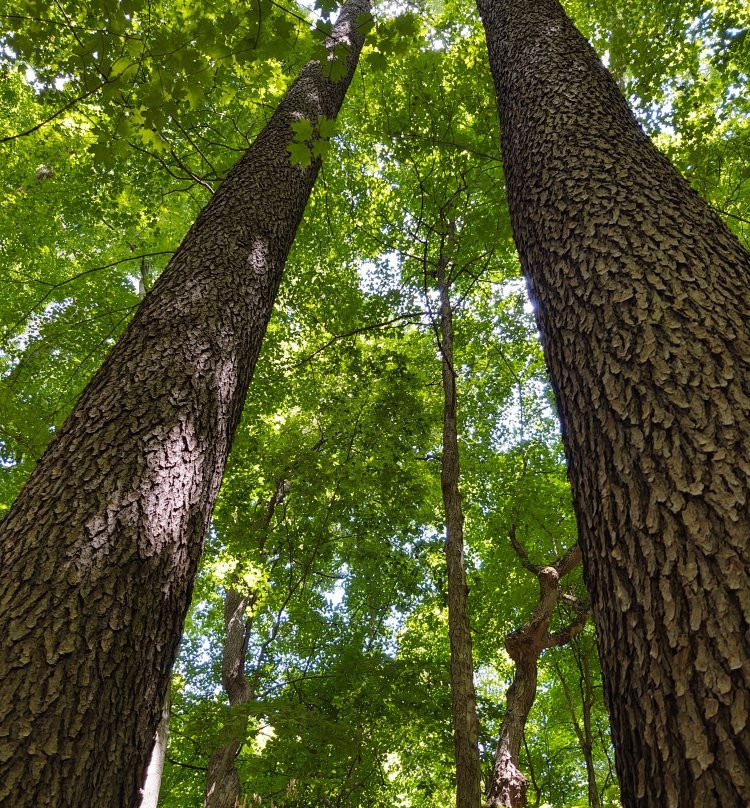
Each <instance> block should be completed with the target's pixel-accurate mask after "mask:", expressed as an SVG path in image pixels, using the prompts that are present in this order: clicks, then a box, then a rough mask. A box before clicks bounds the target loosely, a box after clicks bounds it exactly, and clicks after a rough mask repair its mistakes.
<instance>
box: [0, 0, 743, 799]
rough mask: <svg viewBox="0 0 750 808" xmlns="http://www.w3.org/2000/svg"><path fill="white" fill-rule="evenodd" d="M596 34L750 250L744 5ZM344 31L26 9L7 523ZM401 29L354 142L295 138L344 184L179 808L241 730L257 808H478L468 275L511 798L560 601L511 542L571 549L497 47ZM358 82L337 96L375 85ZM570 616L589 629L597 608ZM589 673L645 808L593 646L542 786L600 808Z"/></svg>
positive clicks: (185, 684) (262, 20)
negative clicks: (516, 226) (460, 600)
mask: <svg viewBox="0 0 750 808" xmlns="http://www.w3.org/2000/svg"><path fill="white" fill-rule="evenodd" d="M566 6H567V10H568V11H569V12H570V13H571V14H573V15H574V17H575V18H576V20H577V22H578V24H579V25H580V27H581V28H582V29H583V30H584V31H585V32H586V34H587V35H588V36H589V37H590V38H591V39H592V41H593V43H594V44H595V46H596V47H597V48H598V50H599V52H600V53H602V54H606V59H607V61H608V63H609V65H610V68H611V69H612V71H613V73H614V75H615V77H616V78H617V80H618V81H619V82H620V84H621V86H622V87H623V89H624V90H625V92H626V94H627V95H628V97H629V99H630V101H631V103H632V105H633V106H634V108H635V110H636V112H637V114H638V115H639V118H640V120H641V122H642V123H643V125H644V126H645V127H646V128H647V129H648V130H649V132H650V133H651V134H652V135H653V136H654V137H655V139H656V140H657V142H658V143H659V145H660V146H661V147H662V148H663V149H664V150H665V152H666V153H667V154H668V156H669V157H670V159H672V160H673V161H674V162H675V163H676V164H677V165H678V166H679V167H680V168H681V169H682V170H683V171H684V172H685V173H686V175H687V176H688V177H689V179H690V180H691V182H693V184H694V185H695V187H696V188H697V189H698V190H699V191H700V192H701V194H703V195H704V196H706V197H707V198H708V199H709V200H710V201H711V202H712V204H714V205H715V207H716V208H717V210H718V211H719V212H720V213H721V214H722V215H724V216H726V217H727V221H728V223H729V225H730V226H731V227H733V228H734V229H735V231H736V232H737V233H738V235H739V236H740V238H744V239H745V241H746V243H748V242H750V173H748V170H747V159H746V158H747V154H748V152H749V151H750V130H749V129H748V126H749V123H748V122H749V121H750V109H749V108H748V103H749V102H748V100H747V97H746V94H745V93H744V92H743V89H742V88H743V87H745V86H746V85H747V82H748V78H749V77H750V44H749V43H750V39H749V38H748V30H750V17H749V16H748V15H749V12H748V9H747V7H746V5H745V4H742V3H740V2H738V0H715V2H713V3H711V4H709V5H706V4H698V3H695V2H693V0H681V1H680V2H667V1H666V0H664V2H661V0H660V2H657V3H650V4H645V5H644V4H643V3H642V2H640V0H606V2H601V3H596V4H593V5H592V4H591V3H588V2H586V3H584V2H579V0H570V2H568V3H567V4H566ZM315 8H316V11H317V12H319V13H320V16H314V15H313V14H312V13H311V12H310V11H309V10H307V9H306V8H302V7H299V8H298V7H292V6H287V7H284V8H282V6H281V4H277V3H276V2H271V1H270V0H255V1H254V2H252V3H248V4H239V5H237V4H226V3H224V4H221V3H219V4H216V3H214V4H206V3H204V2H197V3H195V2H194V3H187V2H184V0H169V2H166V1H162V2H156V3H154V2H149V3H145V2H141V0H126V2H114V0H96V2H93V0H89V1H86V0H62V2H60V3H55V4H52V5H50V4H49V3H42V2H39V1H38V0H26V2H24V3H23V4H20V3H18V2H16V1H15V0H0V15H2V19H3V21H4V30H5V33H4V34H3V35H2V38H0V48H2V56H1V57H0V108H2V109H3V111H4V112H5V113H6V114H4V115H3V116H0V150H1V154H0V273H1V277H2V281H3V288H4V292H5V293H4V295H3V300H2V303H0V329H2V335H3V339H2V346H1V350H0V460H1V462H2V473H1V475H0V509H1V510H0V515H2V511H4V510H6V509H7V507H8V506H9V504H10V503H11V502H12V500H13V498H14V496H15V495H16V493H17V491H18V489H19V488H20V486H21V485H22V484H23V481H24V480H25V478H26V477H27V475H28V474H29V472H30V471H31V469H32V468H33V465H34V463H35V462H36V460H37V459H38V458H39V457H40V456H41V454H42V452H43V451H44V448H45V446H46V444H47V442H48V440H49V439H50V437H51V435H52V434H54V430H55V429H56V428H57V427H58V426H59V424H60V423H61V422H62V420H63V419H64V417H65V416H66V414H67V413H68V411H69V410H70V407H71V406H72V403H73V401H74V400H75V398H76V397H77V395H78V394H79V392H80V390H81V389H82V387H83V386H84V385H85V383H86V381H87V379H88V378H89V377H90V375H91V374H92V372H93V371H94V369H95V368H96V367H97V366H98V364H100V363H101V361H102V360H103V358H104V356H105V355H106V352H107V350H108V349H109V347H110V346H111V345H112V344H113V343H114V341H115V340H116V338H117V336H118V335H119V334H120V333H121V331H122V329H123V328H124V327H125V325H126V323H127V322H128V320H129V318H130V316H131V315H132V312H133V311H134V309H135V307H136V306H137V304H138V302H139V300H140V296H141V295H142V294H143V293H144V292H145V291H147V289H148V288H150V286H151V285H152V284H153V282H154V281H155V279H156V278H157V277H158V274H159V272H160V271H161V269H162V268H163V267H164V266H165V265H166V262H167V260H168V258H169V255H170V254H171V253H172V252H173V251H174V250H175V249H176V247H177V246H178V245H179V243H180V240H181V239H182V237H183V235H184V234H185V232H186V231H187V229H188V227H189V226H190V224H191V222H192V221H193V220H194V219H195V216H196V215H197V213H198V211H199V210H200V208H201V207H202V205H203V204H204V203H205V201H206V199H207V198H208V196H209V195H210V194H211V193H212V192H213V190H215V188H216V187H217V184H218V183H220V182H221V179H222V178H223V177H224V176H225V174H226V172H227V171H228V170H229V168H230V167H231V165H232V164H233V163H234V162H235V160H236V159H237V157H238V156H239V155H240V154H241V153H242V152H243V151H244V149H245V148H246V147H247V145H248V144H249V142H251V141H252V138H253V137H254V136H255V135H256V134H257V132H258V131H259V130H260V129H261V128H262V126H263V125H264V123H265V121H266V120H267V119H268V117H269V116H270V114H271V113H272V112H273V110H274V108H275V106H276V104H277V103H278V100H279V99H280V97H281V96H282V94H283V92H284V90H285V88H286V87H287V86H288V85H289V83H290V81H291V80H292V78H293V77H294V75H295V74H296V73H297V71H298V70H299V67H300V65H302V64H304V62H305V61H306V60H307V59H308V58H310V57H316V56H317V57H318V58H321V57H322V56H323V55H324V54H325V53H326V51H325V49H324V47H323V42H324V41H325V38H326V36H327V35H328V33H330V30H331V25H330V20H331V19H332V17H333V15H334V13H335V11H336V4H335V3H332V2H328V0H318V2H317V3H316V6H315ZM391 11H392V9H390V7H387V6H383V7H382V8H377V9H376V11H375V14H374V16H373V17H367V18H363V19H362V20H360V24H361V25H362V27H363V28H370V27H372V28H373V30H372V32H371V35H370V37H369V38H368V44H367V46H366V50H365V55H364V57H363V59H362V62H361V64H360V68H359V74H358V75H357V77H356V78H355V80H354V82H353V83H352V86H351V88H350V90H349V94H348V97H347V101H346V104H345V107H344V110H343V111H342V114H341V116H340V118H339V120H338V121H337V122H333V121H331V120H328V119H325V118H320V119H319V120H317V121H307V120H299V121H295V122H294V124H292V126H291V129H290V131H289V146H288V151H289V159H290V161H291V162H292V164H293V165H299V166H300V167H301V170H303V169H305V168H307V167H308V166H310V165H311V164H312V162H313V161H314V160H323V158H326V159H325V163H324V166H323V170H322V172H321V178H320V180H319V182H318V185H317V186H316V189H315V191H314V193H313V197H312V199H311V202H310V204H309V206H308V210H307V212H306V215H305V219H304V221H303V224H302V226H301V228H300V231H299V235H298V237H297V240H296V242H295V245H294V249H293V253H292V255H291V256H290V259H289V262H288V268H287V274H286V277H285V279H284V282H283V284H282V288H281V290H280V296H279V301H278V304H277V307H276V311H275V314H274V317H273V320H272V322H271V324H270V327H269V330H268V333H267V335H266V338H265V342H264V348H263V354H262V357H261V360H260V362H259V364H258V367H257V370H256V373H255V378H254V380H253V386H252V388H251V394H250V396H249V399H248V402H247V406H246V409H245V412H244V416H243V423H242V426H241V428H240V430H239V433H238V436H237V440H236V443H235V446H234V449H233V452H232V456H231V458H230V463H229V465H228V468H227V471H226V474H225V477H224V481H223V485H222V490H221V494H220V498H219V502H218V504H217V507H216V511H215V514H214V520H213V525H212V529H211V532H210V534H209V536H208V538H207V543H206V552H205V555H204V559H203V563H202V567H201V572H200V575H199V578H198V581H197V583H196V587H195V593H194V602H193V607H192V609H191V612H190V614H189V616H188V620H187V623H186V627H185V634H184V637H183V642H182V647H181V652H180V657H179V660H178V663H177V666H176V669H175V674H174V677H173V694H172V705H173V706H172V717H171V726H172V731H171V741H170V751H169V759H168V762H167V768H166V772H165V779H164V784H163V789H162V803H161V804H162V805H164V806H180V807H181V808H186V807H187V806H192V805H195V806H200V805H201V804H202V791H203V787H204V784H205V772H204V771H203V769H204V768H205V767H206V765H207V762H208V759H209V757H210V754H211V752H212V750H213V749H214V748H215V747H216V745H217V744H219V743H221V742H222V741H223V739H225V738H226V737H227V734H228V733H229V732H230V730H232V729H233V728H234V729H236V728H237V727H238V726H243V725H244V723H245V722H247V727H248V730H247V737H246V741H245V744H244V745H243V747H242V750H241V752H240V754H239V757H238V759H237V767H238V771H239V773H240V777H241V780H242V783H243V788H244V793H245V795H246V797H247V799H248V800H249V801H251V804H252V800H253V799H255V797H254V795H257V798H258V799H259V800H261V802H260V803H259V804H262V805H270V804H271V803H272V801H273V803H274V804H275V805H277V806H288V808H296V807H297V806H299V808H301V807H302V806H309V805H325V804H326V801H327V802H328V804H332V805H337V806H342V808H343V806H347V807H349V806H351V807H352V808H353V806H368V808H378V806H384V807H385V806H394V805H395V806H408V807H409V808H417V807H419V808H443V806H445V805H447V804H449V803H450V800H451V795H452V792H453V783H452V778H453V773H452V766H453V762H452V761H453V758H452V748H451V735H450V693H449V682H448V665H449V647H448V640H447V614H446V582H445V573H444V556H443V536H442V534H443V524H442V520H443V517H442V507H441V500H440V479H439V477H440V474H439V459H440V458H439V455H440V428H441V425H440V418H441V392H440V365H439V361H438V359H439V353H438V346H437V343H436V339H435V316H436V314H435V303H436V298H435V278H434V267H435V264H436V262H437V261H438V260H439V259H440V257H441V255H442V256H447V258H448V260H449V262H450V267H451V284H452V286H451V291H452V298H453V302H454V305H455V309H456V313H455V319H456V356H457V362H456V368H455V370H456V373H457V382H458V393H459V412H460V441H461V452H462V458H461V463H462V480H461V488H462V493H463V497H464V506H465V511H466V538H467V566H468V577H469V582H470V587H471V594H470V603H471V610H472V614H471V622H472V627H473V630H474V650H475V656H476V666H477V684H478V689H479V695H480V712H481V719H482V727H483V736H482V752H483V760H484V765H485V770H486V771H488V770H489V766H490V763H491V756H492V747H493V744H494V742H495V740H496V735H497V732H498V728H499V725H500V722H501V720H502V715H503V712H504V699H505V693H506V690H507V686H508V684H509V681H510V678H511V676H512V665H511V662H510V660H509V658H508V657H507V654H506V653H505V651H504V639H505V636H506V635H507V634H508V632H510V631H512V630H513V629H516V628H518V627H519V626H520V625H522V623H523V622H524V620H525V619H526V618H527V617H528V614H529V611H530V609H531V608H532V606H533V604H534V601H535V597H536V582H535V581H534V579H533V577H532V576H530V575H529V574H528V573H526V572H525V571H524V570H523V568H522V567H521V566H520V564H519V562H518V558H517V556H516V554H515V553H514V551H513V549H512V546H511V544H510V541H509V531H510V527H511V525H512V524H515V528H516V531H517V535H518V537H519V539H520V540H521V541H522V542H523V544H524V546H525V547H526V548H527V550H528V552H529V555H530V556H531V558H532V560H534V561H538V562H539V563H542V562H547V561H550V560H553V559H554V558H555V557H556V556H557V555H559V554H560V552H561V551H562V550H563V549H565V548H567V547H569V546H571V545H572V544H573V542H574V541H575V535H576V527H575V519H574V515H573V513H572V508H571V504H570V493H569V486H568V483H567V476H566V469H565V460H564V456H563V452H562V448H561V444H560V439H559V427H558V424H557V420H556V416H555V410H554V402H553V398H552V395H551V393H550V390H549V387H548V384H547V381H546V377H545V372H544V365H543V359H542V355H541V349H540V346H539V344H538V338H537V333H536V325H535V323H534V318H533V310H532V308H531V306H530V304H529V302H528V300H527V297H526V295H525V290H524V284H523V281H522V280H521V279H520V276H519V267H518V262H517V257H516V255H515V251H514V248H513V242H512V236H511V232H510V227H509V224H508V216H507V210H506V205H505V199H504V175H503V169H502V163H501V160H500V151H499V137H498V123H497V117H496V112H495V101H494V96H493V89H492V82H491V79H490V75H489V70H488V67H487V64H486V55H485V47H484V40H483V34H482V31H481V28H480V26H479V23H478V20H477V18H476V13H475V11H474V9H473V7H472V6H471V4H465V3H457V2H453V0H447V2H445V3H440V4H438V3H432V4H429V5H416V6H410V7H409V8H408V9H405V8H399V9H398V13H397V14H395V15H394V14H392V13H391ZM334 56H335V58H334V59H332V60H330V61H328V62H327V69H328V70H329V74H330V77H331V78H332V79H334V80H336V79H337V78H339V77H340V72H341V69H342V67H343V60H344V59H345V57H346V53H345V52H344V51H343V50H340V51H339V52H338V53H336V54H334ZM27 132H28V134H24V135H22V136H19V137H17V136H16V135H19V134H20V133H27ZM282 484H285V485H284V491H285V492H284V495H283V497H282V499H281V501H280V502H279V503H278V504H277V505H276V507H275V509H274V510H273V514H272V517H271V519H270V520H269V521H268V522H267V523H266V522H265V521H264V520H265V515H266V514H267V508H268V503H269V501H270V500H271V499H272V498H273V497H274V495H275V493H276V492H278V490H279V486H280V485H282ZM229 586H232V587H234V588H238V587H239V588H240V589H242V590H243V591H244V592H252V593H253V603H252V607H249V610H248V617H251V618H252V625H251V631H250V634H249V640H248V651H247V660H246V671H247V673H248V676H249V678H250V679H251V680H252V683H253V687H254V689H255V693H256V698H255V699H254V700H253V701H252V702H251V703H250V704H248V705H247V706H246V707H245V708H244V711H243V710H240V711H238V710H237V709H235V710H234V711H232V710H230V709H229V707H228V704H227V701H226V696H225V694H224V693H223V690H222V687H221V676H220V668H221V654H222V647H223V641H224V626H223V600H224V597H225V593H226V589H227V587H229ZM571 586H572V587H573V589H574V590H575V591H576V592H577V593H578V594H580V595H583V593H584V592H583V583H582V581H581V580H580V578H578V579H575V580H573V582H572V583H571ZM564 619H565V615H564V614H562V615H559V616H558V617H557V618H556V620H558V621H563V620H564ZM553 628H554V626H553ZM585 666H588V668H587V669H588V671H589V675H590V679H591V682H592V690H591V692H592V693H593V702H592V703H591V705H590V710H591V716H592V722H593V726H594V729H595V732H594V739H595V744H594V746H595V748H594V768H595V771H596V781H597V785H598V788H599V790H600V794H601V797H602V802H603V804H604V805H607V806H615V805H616V804H617V786H616V781H615V777H614V774H613V767H612V763H611V749H610V745H609V740H608V729H607V722H606V715H605V712H604V708H603V704H602V698H601V684H600V672H599V669H598V662H597V657H596V649H595V640H594V637H593V635H592V631H591V629H590V628H589V629H587V631H586V633H585V634H584V635H583V636H582V637H581V638H579V640H578V641H577V643H576V644H575V645H573V646H572V647H570V648H564V649H558V650H554V651H549V652H547V653H545V654H544V655H543V656H542V659H541V660H540V688H539V694H538V698H537V703H536V704H535V707H534V709H533V711H532V714H531V716H530V718H529V723H528V725H527V733H526V741H527V743H526V747H525V751H524V759H523V761H522V764H523V766H524V770H525V772H526V773H527V774H528V775H529V776H530V779H531V780H532V785H531V786H530V788H531V792H530V793H531V794H532V796H533V798H534V800H535V802H536V803H537V804H539V805H542V804H549V805H554V806H556V808H572V807H573V806H577V805H584V804H586V803H587V798H586V787H587V784H586V771H585V767H584V762H583V756H582V752H581V744H580V742H579V738H578V736H577V733H576V722H578V724H580V723H581V722H582V720H583V719H582V716H583V710H584V702H585V701H586V699H587V698H588V695H587V690H586V683H585V677H584V674H583V672H584V669H585Z"/></svg>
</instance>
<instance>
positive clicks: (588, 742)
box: [581, 651, 602, 808]
mask: <svg viewBox="0 0 750 808" xmlns="http://www.w3.org/2000/svg"><path fill="white" fill-rule="evenodd" d="M581 672H582V674H583V675H582V681H581V691H582V692H581V697H582V698H581V701H582V704H583V743H582V744H581V748H582V749H583V757H584V760H585V761H586V782H587V784H588V792H589V806H590V808H601V804H602V803H601V800H600V799H599V787H598V786H597V784H596V767H595V766H594V736H593V735H592V733H591V707H592V705H593V703H594V688H593V687H592V685H591V669H590V668H589V660H588V657H587V656H586V654H585V653H584V652H583V651H582V652H581Z"/></svg>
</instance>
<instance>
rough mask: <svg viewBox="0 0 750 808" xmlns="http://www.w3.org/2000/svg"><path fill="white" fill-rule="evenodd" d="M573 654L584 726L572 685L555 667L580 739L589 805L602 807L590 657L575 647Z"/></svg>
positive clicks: (593, 807) (555, 665)
mask: <svg viewBox="0 0 750 808" xmlns="http://www.w3.org/2000/svg"><path fill="white" fill-rule="evenodd" d="M573 654H574V656H575V657H576V660H577V662H578V665H579V669H580V682H579V684H580V691H581V706H582V712H583V726H581V724H580V723H579V721H578V716H577V715H576V708H575V702H574V701H573V696H572V694H571V692H570V687H569V686H568V683H567V681H566V679H565V676H564V674H563V672H562V670H561V669H560V666H559V665H558V664H557V663H556V662H555V663H554V668H555V673H556V674H557V678H558V679H559V680H560V685H561V686H562V689H563V693H564V694H565V703H566V704H567V705H568V712H569V713H570V722H571V724H572V725H573V731H574V732H575V734H576V738H577V739H578V746H579V747H580V749H581V753H582V754H583V759H584V762H585V764H586V783H587V787H588V795H589V806H590V808H601V801H600V799H599V789H598V787H597V784H596V768H595V767H594V751H593V750H594V739H593V736H592V734H591V705H592V704H593V701H594V691H593V688H592V686H591V675H590V671H589V666H588V659H587V658H586V656H585V654H584V653H583V652H581V654H580V658H579V655H578V654H577V652H576V649H575V647H574V648H573Z"/></svg>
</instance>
